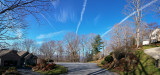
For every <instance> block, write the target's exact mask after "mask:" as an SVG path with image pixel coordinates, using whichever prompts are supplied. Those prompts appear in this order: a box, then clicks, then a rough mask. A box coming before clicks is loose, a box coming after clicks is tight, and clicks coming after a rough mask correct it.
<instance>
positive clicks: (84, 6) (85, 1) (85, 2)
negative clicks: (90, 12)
mask: <svg viewBox="0 0 160 75" xmlns="http://www.w3.org/2000/svg"><path fill="white" fill-rule="evenodd" d="M86 5H87V0H84V4H83V9H82V12H81V18H80V20H79V23H78V25H77V30H76V34H77V33H78V30H79V26H80V25H81V23H82V20H83V14H84V12H85V9H86Z"/></svg>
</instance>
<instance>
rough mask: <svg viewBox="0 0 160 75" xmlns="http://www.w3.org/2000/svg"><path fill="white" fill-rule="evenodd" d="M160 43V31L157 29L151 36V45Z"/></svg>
mask: <svg viewBox="0 0 160 75" xmlns="http://www.w3.org/2000/svg"><path fill="white" fill-rule="evenodd" d="M159 41H160V29H159V28H157V29H155V30H154V31H153V32H152V34H151V43H154V42H159Z"/></svg>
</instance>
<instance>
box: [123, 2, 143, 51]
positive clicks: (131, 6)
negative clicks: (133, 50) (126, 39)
mask: <svg viewBox="0 0 160 75" xmlns="http://www.w3.org/2000/svg"><path fill="white" fill-rule="evenodd" d="M127 3H128V4H127V5H126V7H125V8H126V10H127V11H125V14H126V15H129V14H130V13H133V12H135V15H134V16H133V19H134V21H135V26H136V43H137V48H139V46H140V25H141V20H142V17H143V13H142V12H143V11H142V10H141V7H142V6H143V4H144V3H145V0H127ZM127 13H129V14H127Z"/></svg>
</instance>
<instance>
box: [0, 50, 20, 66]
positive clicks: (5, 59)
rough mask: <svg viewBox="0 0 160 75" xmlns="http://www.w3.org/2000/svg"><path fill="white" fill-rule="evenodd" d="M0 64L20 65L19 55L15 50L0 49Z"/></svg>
mask: <svg viewBox="0 0 160 75" xmlns="http://www.w3.org/2000/svg"><path fill="white" fill-rule="evenodd" d="M0 66H20V57H19V55H18V54H17V51H15V50H7V49H3V50H0Z"/></svg>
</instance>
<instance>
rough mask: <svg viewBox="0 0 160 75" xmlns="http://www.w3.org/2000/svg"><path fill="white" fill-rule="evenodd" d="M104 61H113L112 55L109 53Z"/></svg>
mask: <svg viewBox="0 0 160 75" xmlns="http://www.w3.org/2000/svg"><path fill="white" fill-rule="evenodd" d="M104 61H107V62H108V63H110V62H112V61H113V57H112V56H111V55H108V56H106V57H105V58H104Z"/></svg>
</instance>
